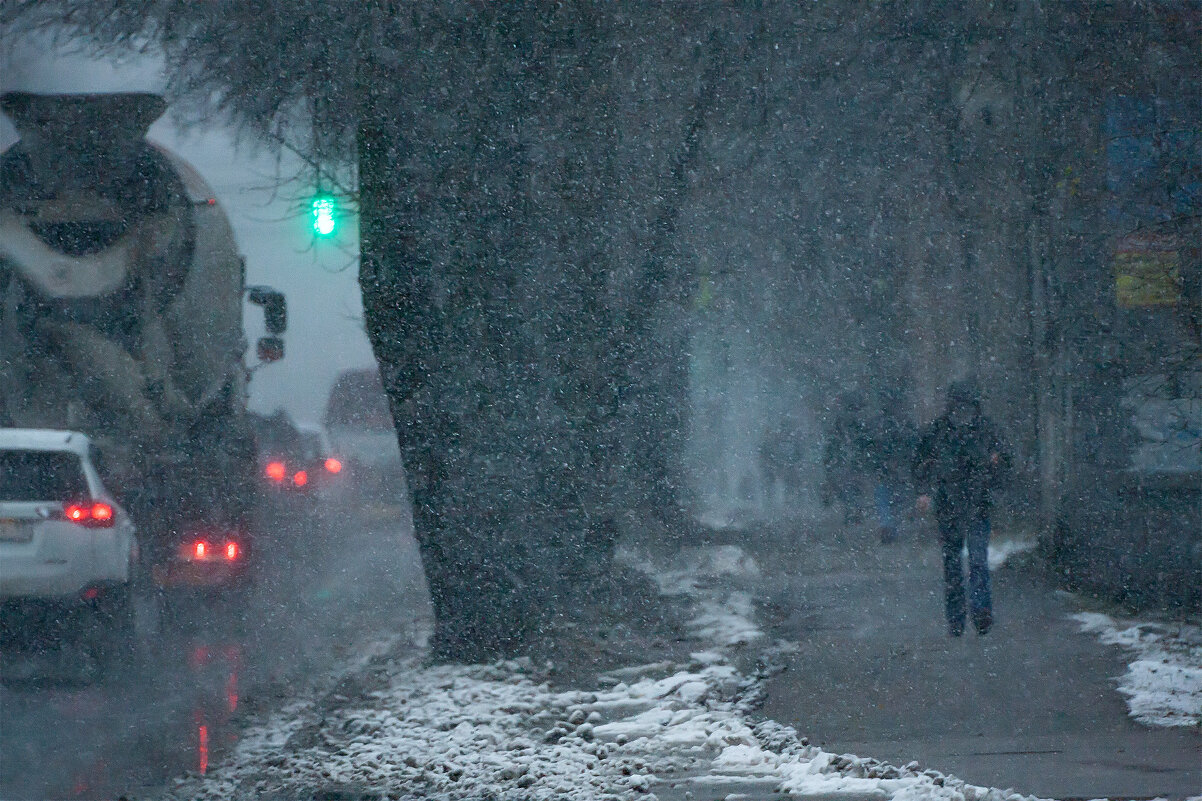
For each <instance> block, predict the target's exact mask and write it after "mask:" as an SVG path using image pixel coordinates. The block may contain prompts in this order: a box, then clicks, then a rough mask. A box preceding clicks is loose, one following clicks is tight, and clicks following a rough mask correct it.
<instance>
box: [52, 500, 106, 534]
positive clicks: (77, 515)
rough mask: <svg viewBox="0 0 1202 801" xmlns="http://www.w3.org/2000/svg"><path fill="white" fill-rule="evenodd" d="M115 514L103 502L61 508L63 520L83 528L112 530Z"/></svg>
mask: <svg viewBox="0 0 1202 801" xmlns="http://www.w3.org/2000/svg"><path fill="white" fill-rule="evenodd" d="M116 518H117V514H116V512H115V511H114V510H113V507H112V506H110V505H109V504H107V503H105V502H104V501H84V502H83V503H69V504H66V505H65V506H64V507H63V519H64V520H66V521H67V522H68V523H75V524H76V525H79V526H84V527H85V528H112V527H113V523H114V522H116Z"/></svg>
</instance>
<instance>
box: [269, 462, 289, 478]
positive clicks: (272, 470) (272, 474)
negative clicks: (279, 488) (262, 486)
mask: <svg viewBox="0 0 1202 801" xmlns="http://www.w3.org/2000/svg"><path fill="white" fill-rule="evenodd" d="M263 472H264V473H266V474H267V477H268V478H269V479H271V480H272V481H283V480H284V476H285V475H287V472H288V471H287V470H285V469H284V463H283V462H268V463H267V468H266V469H265V470H264V471H263Z"/></svg>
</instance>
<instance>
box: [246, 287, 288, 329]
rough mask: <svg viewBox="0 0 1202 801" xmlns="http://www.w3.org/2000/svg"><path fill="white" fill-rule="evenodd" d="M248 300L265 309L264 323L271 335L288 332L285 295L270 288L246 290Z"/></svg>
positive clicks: (250, 288) (248, 288) (249, 288)
mask: <svg viewBox="0 0 1202 801" xmlns="http://www.w3.org/2000/svg"><path fill="white" fill-rule="evenodd" d="M246 299H247V300H249V301H250V302H251V303H253V304H255V305H256V306H262V307H263V323H264V325H266V327H267V333H269V334H282V333H284V332H285V331H287V330H288V301H287V300H286V299H285V298H284V293H283V292H279V291H277V290H275V289H272V288H271V287H269V286H251V287H247V288H246Z"/></svg>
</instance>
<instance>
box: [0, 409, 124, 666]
mask: <svg viewBox="0 0 1202 801" xmlns="http://www.w3.org/2000/svg"><path fill="white" fill-rule="evenodd" d="M137 557H138V553H137V540H136V539H135V536H134V525H133V522H132V521H131V520H130V518H129V515H128V514H126V513H125V510H124V509H122V508H121V507H120V506H119V505H118V504H117V503H116V501H114V500H113V498H112V497H111V496H110V495H109V494H108V492H107V491H106V490H105V488H104V485H103V483H101V481H100V476H99V474H98V473H97V472H96V467H95V465H94V464H93V463H92V449H91V445H90V443H89V442H88V438H87V437H86V436H84V435H83V434H80V433H77V432H73V431H49V430H38V429H23V428H0V639H2V640H3V641H4V642H5V644H9V643H12V642H14V641H15V642H18V643H23V644H36V643H42V642H44V641H46V640H51V641H53V640H58V639H68V638H73V637H75V636H77V635H80V634H83V635H85V636H86V635H91V634H97V633H98V634H100V635H101V637H100V638H99V640H98V641H97V644H98V646H99V648H100V650H101V654H100V655H101V656H102V657H109V656H112V655H116V654H119V653H121V652H123V651H124V650H125V648H126V647H128V646H129V645H130V644H131V641H132V636H133V609H132V600H131V581H132V578H133V575H134V566H135V564H136V562H137Z"/></svg>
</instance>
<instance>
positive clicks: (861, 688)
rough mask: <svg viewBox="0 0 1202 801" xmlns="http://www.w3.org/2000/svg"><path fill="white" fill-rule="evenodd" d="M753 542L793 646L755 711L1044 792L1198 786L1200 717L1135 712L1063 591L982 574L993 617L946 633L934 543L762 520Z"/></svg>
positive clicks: (974, 779) (1011, 573)
mask: <svg viewBox="0 0 1202 801" xmlns="http://www.w3.org/2000/svg"><path fill="white" fill-rule="evenodd" d="M768 539H770V540H772V541H774V542H773V544H772V545H769V546H767V547H764V545H765V544H766V543H767V539H766V540H765V541H764V542H763V543H761V544H760V546H759V547H757V544H756V543H755V542H754V540H755V537H752V536H751V535H748V538H747V544H746V547H748V549H749V550H751V551H752V552H753V553H755V554H756V555H757V557H758V561H759V563H760V564H761V565H763V566H765V569H766V571H767V572H766V574H765V575H764V577H763V580H762V581H761V592H760V594H761V595H762V597H763V599H764V600H765V601H766V602H767V604H768V609H769V615H768V617H769V618H770V619H769V620H767V621H766V626H765V628H767V629H768V633H769V634H770V636H772V637H774V638H779V639H784V640H789V641H792V642H795V643H797V644H798V647H799V650H797V651H796V652H795V653H792V654H790V655H788V656H787V658H786V659H785V669H784V670H783V672H781V673H779V674H777V675H775V676H774V677H772V678H771V679H769V680H768V681H767V682H766V684H765V686H764V690H765V702H764V704H763V706H762V707H761V708H760V709H759V710H758V714H759V715H760V716H762V717H763V718H766V719H773V720H776V721H778V722H780V723H783V724H787V725H790V726H794V727H796V729H797V730H798V732H799V734H801V735H805V736H808V737H809V738H810V740H811V741H812V742H814V743H815V744H816V745H819V746H821V747H823V748H824V749H825V750H828V751H833V752H835V753H846V752H850V753H855V754H860V755H871V756H873V757H875V758H878V759H882V760H885V761H888V762H893V763H894V764H905V763H907V762H909V761H910V760H917V761H918V762H919V763H920V764H921V765H922V766H923V767H925V768H933V769H936V770H938V771H941V772H946V773H950V774H954V775H955V776H957V777H959V778H961V779H964V780H966V781H968V782H971V783H973V784H978V785H985V786H993V787H1012V788H1014V789H1016V790H1018V791H1019V792H1022V793H1026V794H1034V795H1039V796H1042V797H1055V798H1097V797H1103V796H1105V797H1125V798H1152V797H1158V796H1163V797H1169V798H1186V797H1190V796H1197V795H1199V794H1200V793H1202V731H1199V730H1198V729H1197V728H1196V727H1195V728H1193V729H1188V728H1174V729H1166V728H1150V727H1146V726H1143V725H1141V724H1138V723H1136V722H1134V721H1133V720H1131V718H1130V717H1129V715H1128V710H1127V707H1126V704H1125V703H1124V700H1123V697H1122V696H1121V695H1120V694H1119V693H1118V691H1117V690H1116V683H1117V679H1118V677H1120V676H1122V675H1123V674H1124V671H1125V670H1126V668H1127V664H1126V662H1125V661H1124V658H1123V657H1124V653H1123V652H1122V651H1121V650H1120V649H1119V648H1116V647H1114V646H1107V645H1103V644H1101V643H1100V642H1099V641H1098V639H1097V638H1096V637H1095V636H1093V635H1090V634H1085V633H1082V632H1081V626H1080V625H1079V623H1078V622H1077V621H1074V620H1072V619H1071V618H1070V615H1071V614H1073V613H1074V612H1076V611H1079V610H1077V609H1076V608H1075V606H1074V604H1073V599H1072V598H1071V597H1069V596H1066V595H1064V594H1062V593H1057V592H1056V591H1054V590H1052V589H1049V588H1047V587H1045V586H1041V584H1040V583H1039V581H1038V580H1037V579H1036V578H1034V577H1032V576H1029V575H1027V574H1025V573H1023V572H1021V571H1015V570H1012V569H1007V568H1002V569H1001V570H998V571H995V573H994V603H995V616H996V619H997V623H996V625H995V627H994V629H993V631H992V632H991V633H990V634H989V635H988V636H987V637H984V638H981V637H978V636H977V635H976V634H975V633H973V632H972V631H971V628H970V630H969V632H967V633H966V634H965V636H964V637H962V638H960V639H952V638H950V637H948V636H947V634H946V629H945V623H944V621H943V616H942V615H943V612H942V603H943V600H942V580H941V575H940V574H941V567H940V561H939V552H938V547H937V545H936V544H935V543H934V541H933V540H932V539H930V537H929V535H928V538H927V539H926V540H925V541H922V542H919V541H917V537H916V536H915V535H914V534H913V533H911V534H910V535H909V536H908V537H906V538H904V539H903V541H901V542H899V543H897V544H894V545H890V546H881V545H879V544H877V543H876V541H875V538H874V537H872V536H871V535H870V534H869V533H867V531H865V532H863V533H855V532H853V533H850V534H846V535H845V534H843V533H842V532H840V531H839V530H837V529H835V528H830V529H826V530H822V529H819V530H817V531H816V532H815V531H809V532H802V531H797V532H795V533H792V534H790V533H789V532H785V533H783V534H782V533H781V532H774V533H773V534H772V535H770V537H769V538H768Z"/></svg>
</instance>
